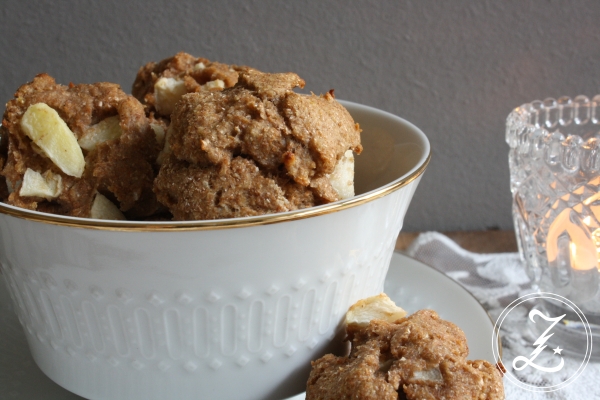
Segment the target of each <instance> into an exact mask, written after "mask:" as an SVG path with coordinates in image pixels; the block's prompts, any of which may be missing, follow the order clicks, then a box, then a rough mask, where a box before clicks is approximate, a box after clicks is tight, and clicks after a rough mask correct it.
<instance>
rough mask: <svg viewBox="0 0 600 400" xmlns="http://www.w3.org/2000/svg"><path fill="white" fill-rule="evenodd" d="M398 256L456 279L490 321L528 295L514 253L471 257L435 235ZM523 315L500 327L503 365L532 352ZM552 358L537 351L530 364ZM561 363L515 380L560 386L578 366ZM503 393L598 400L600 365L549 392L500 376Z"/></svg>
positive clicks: (509, 396) (577, 363)
mask: <svg viewBox="0 0 600 400" xmlns="http://www.w3.org/2000/svg"><path fill="white" fill-rule="evenodd" d="M404 253H405V254H406V255H408V256H410V257H413V258H415V259H417V260H419V261H421V262H423V263H424V264H427V265H430V266H432V267H434V268H436V269H437V270H439V271H441V272H443V273H445V274H446V275H448V276H449V277H451V278H453V279H454V280H456V281H457V282H458V283H459V284H461V285H462V286H463V287H464V288H466V289H467V290H468V291H470V292H471V293H472V294H473V295H474V296H475V297H476V298H477V299H478V300H479V302H480V303H481V304H482V305H483V307H484V308H485V309H486V310H487V311H488V313H489V314H490V316H491V317H492V320H493V321H496V319H497V318H498V316H499V315H500V314H501V313H502V311H503V309H504V307H506V306H507V305H509V304H510V303H511V302H512V301H513V300H515V299H516V298H518V297H520V296H523V295H525V294H528V293H532V292H533V291H534V290H533V289H532V287H531V283H530V280H529V278H528V277H527V275H526V273H525V271H524V269H523V266H522V265H521V260H520V257H519V254H518V253H497V254H476V253H471V252H469V251H467V250H465V249H463V248H461V247H460V246H458V244H456V243H455V242H454V241H452V240H451V239H449V238H448V237H447V236H445V235H442V234H440V233H437V232H427V233H423V234H421V235H419V236H418V237H417V239H416V240H415V241H414V242H413V243H412V244H411V245H410V246H409V247H408V249H406V251H405V252H404ZM527 315H528V310H526V309H524V308H523V307H521V308H519V307H517V308H516V309H515V310H514V311H512V312H511V313H509V316H508V317H507V318H506V320H505V321H504V322H503V324H502V327H501V330H500V335H501V338H502V359H503V362H504V363H507V362H512V360H514V359H515V357H517V356H518V355H529V354H530V353H531V351H532V350H533V347H532V346H533V343H534V341H535V340H536V338H537V335H533V334H532V333H530V332H529V330H528V329H527ZM552 354H553V353H552V352H551V351H550V352H542V353H540V355H539V356H538V357H537V359H536V364H538V365H542V364H543V363H544V362H547V363H548V364H547V365H553V364H556V363H555V362H552V361H550V358H551V357H552ZM544 357H545V358H544ZM564 359H565V366H564V367H563V369H562V370H561V371H560V373H554V374H549V373H541V372H539V371H537V370H536V369H534V368H529V367H528V368H525V369H523V374H521V375H519V376H518V378H519V380H521V381H522V382H525V383H527V384H529V385H541V386H545V387H547V386H551V385H553V384H560V383H561V382H563V381H564V380H565V379H566V378H565V377H567V378H568V377H570V376H572V375H573V373H574V372H575V371H576V370H577V368H579V366H580V365H581V360H574V359H570V358H568V357H564ZM504 389H505V392H506V398H507V399H510V400H512V399H523V400H529V399H539V400H546V399H553V400H559V399H560V400H563V399H565V400H566V399H569V400H570V399H573V400H575V399H577V400H579V399H597V398H600V363H598V362H592V361H590V362H589V363H588V364H587V366H586V367H585V369H584V370H583V372H582V373H581V375H579V377H577V378H576V379H575V380H574V381H573V383H572V384H569V385H567V386H565V387H563V388H561V389H559V390H555V391H552V392H535V391H530V390H526V389H523V388H521V387H519V386H517V385H516V384H515V383H513V382H511V380H509V379H507V378H506V377H505V378H504Z"/></svg>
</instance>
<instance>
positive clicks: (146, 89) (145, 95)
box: [131, 52, 244, 119]
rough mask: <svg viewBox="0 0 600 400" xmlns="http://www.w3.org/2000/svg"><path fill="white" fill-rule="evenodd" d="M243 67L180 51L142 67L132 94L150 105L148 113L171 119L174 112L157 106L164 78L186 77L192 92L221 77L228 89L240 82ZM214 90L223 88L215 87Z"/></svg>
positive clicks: (187, 90) (147, 106) (186, 86)
mask: <svg viewBox="0 0 600 400" xmlns="http://www.w3.org/2000/svg"><path fill="white" fill-rule="evenodd" d="M242 69H244V67H237V66H232V65H227V64H222V63H219V62H212V61H209V60H208V59H206V58H202V57H194V56H192V55H190V54H187V53H184V52H179V53H177V54H175V55H174V56H173V57H169V58H166V59H164V60H162V61H160V62H158V63H156V62H149V63H147V64H145V65H144V66H142V67H141V68H140V69H139V71H138V73H137V76H136V78H135V81H134V83H133V87H132V89H131V93H132V95H133V96H134V97H135V98H137V99H138V100H139V101H140V102H141V103H142V104H144V105H145V106H146V108H147V112H148V113H152V114H154V115H156V117H157V118H158V117H160V118H167V119H168V118H170V115H165V114H161V113H160V112H158V110H157V109H156V97H155V93H154V85H155V84H156V82H157V81H158V80H159V79H160V78H174V79H178V80H182V81H183V83H184V84H185V89H186V92H187V93H191V92H198V91H201V90H202V89H203V85H205V84H206V83H208V82H211V81H215V80H217V79H219V80H221V81H223V83H224V87H225V88H229V87H232V86H234V85H235V84H236V83H237V80H238V70H242ZM204 89H206V87H205V88H204ZM206 90H209V89H206ZM210 90H221V89H220V88H213V89H210Z"/></svg>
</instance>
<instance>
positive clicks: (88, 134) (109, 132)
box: [77, 115, 123, 151]
mask: <svg viewBox="0 0 600 400" xmlns="http://www.w3.org/2000/svg"><path fill="white" fill-rule="evenodd" d="M122 134H123V129H121V125H120V119H119V116H118V115H115V116H114V117H108V118H105V119H103V120H102V121H100V122H98V123H97V124H96V125H92V126H90V127H89V128H88V129H86V131H85V132H84V134H83V136H81V137H80V138H79V140H78V141H77V142H78V143H79V146H81V148H82V149H84V150H87V151H91V150H94V149H95V148H96V146H97V145H98V144H100V143H102V142H106V141H108V140H113V139H118V138H119V137H121V135H122Z"/></svg>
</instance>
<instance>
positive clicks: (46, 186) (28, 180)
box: [19, 168, 62, 200]
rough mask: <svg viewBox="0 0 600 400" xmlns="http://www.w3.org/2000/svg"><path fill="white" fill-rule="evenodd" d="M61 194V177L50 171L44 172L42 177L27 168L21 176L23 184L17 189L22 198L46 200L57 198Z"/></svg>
mask: <svg viewBox="0 0 600 400" xmlns="http://www.w3.org/2000/svg"><path fill="white" fill-rule="evenodd" d="M61 192H62V177H61V176H60V175H58V174H54V173H53V172H52V171H46V172H45V173H44V175H42V174H40V173H39V172H37V171H34V170H32V169H31V168H27V170H26V171H25V174H24V175H23V182H22V184H21V188H20V189H19V196H22V197H28V196H32V197H43V198H45V199H47V200H51V199H55V198H57V197H58V196H59V195H60V193H61Z"/></svg>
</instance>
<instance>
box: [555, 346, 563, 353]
mask: <svg viewBox="0 0 600 400" xmlns="http://www.w3.org/2000/svg"><path fill="white" fill-rule="evenodd" d="M552 350H554V354H560V352H561V351H563V349H561V348H560V346H556V348H555V349H552Z"/></svg>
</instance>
